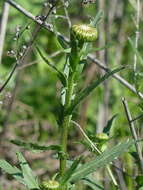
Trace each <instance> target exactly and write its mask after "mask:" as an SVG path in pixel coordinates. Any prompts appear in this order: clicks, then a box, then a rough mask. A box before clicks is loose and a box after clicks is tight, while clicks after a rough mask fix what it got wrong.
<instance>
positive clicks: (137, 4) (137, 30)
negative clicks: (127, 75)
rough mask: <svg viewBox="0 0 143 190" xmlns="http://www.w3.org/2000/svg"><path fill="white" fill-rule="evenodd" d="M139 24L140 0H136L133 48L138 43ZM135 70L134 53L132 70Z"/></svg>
mask: <svg viewBox="0 0 143 190" xmlns="http://www.w3.org/2000/svg"><path fill="white" fill-rule="evenodd" d="M139 25H140V0H137V1H136V23H135V27H136V32H135V48H136V49H138V43H139V34H140V33H139ZM136 71H137V55H136V53H135V55H134V72H135V74H136Z"/></svg>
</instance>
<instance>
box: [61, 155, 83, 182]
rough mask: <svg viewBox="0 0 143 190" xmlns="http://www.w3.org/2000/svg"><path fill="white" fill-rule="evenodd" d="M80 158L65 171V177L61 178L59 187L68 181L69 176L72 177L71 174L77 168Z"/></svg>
mask: <svg viewBox="0 0 143 190" xmlns="http://www.w3.org/2000/svg"><path fill="white" fill-rule="evenodd" d="M81 159H82V157H79V158H77V159H76V160H75V161H74V162H73V163H72V165H71V167H70V168H69V169H68V170H67V171H66V173H65V175H64V176H63V177H62V179H61V183H60V184H61V185H64V184H66V183H67V182H68V181H69V179H70V178H71V176H72V175H73V173H74V172H75V169H76V168H77V167H78V165H79V163H80V161H81Z"/></svg>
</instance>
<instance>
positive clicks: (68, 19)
mask: <svg viewBox="0 0 143 190" xmlns="http://www.w3.org/2000/svg"><path fill="white" fill-rule="evenodd" d="M62 3H63V6H64V11H65V15H66V19H67V22H68V25H69V29H70V28H71V20H70V17H69V14H68V11H67V7H66V5H65V1H64V0H62Z"/></svg>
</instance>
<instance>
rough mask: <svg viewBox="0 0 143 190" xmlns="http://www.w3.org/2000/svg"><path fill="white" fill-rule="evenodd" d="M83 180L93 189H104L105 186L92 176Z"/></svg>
mask: <svg viewBox="0 0 143 190" xmlns="http://www.w3.org/2000/svg"><path fill="white" fill-rule="evenodd" d="M82 181H83V182H84V183H85V184H86V185H88V186H89V187H90V188H91V189H93V190H104V187H103V186H101V184H99V182H97V181H96V180H95V179H93V178H92V176H90V177H86V178H83V179H82Z"/></svg>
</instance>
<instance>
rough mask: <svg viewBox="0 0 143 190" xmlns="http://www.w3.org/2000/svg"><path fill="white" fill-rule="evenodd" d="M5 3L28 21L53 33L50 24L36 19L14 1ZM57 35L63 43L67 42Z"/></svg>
mask: <svg viewBox="0 0 143 190" xmlns="http://www.w3.org/2000/svg"><path fill="white" fill-rule="evenodd" d="M7 3H9V4H10V5H11V6H12V7H14V8H15V9H17V10H18V11H20V12H21V13H22V14H24V15H25V16H26V17H28V18H29V19H31V20H33V21H34V22H36V23H37V24H39V25H41V27H43V28H45V29H47V30H48V31H49V32H54V31H53V27H52V25H51V24H48V23H47V22H43V21H42V20H40V19H37V17H36V16H34V15H33V14H32V13H30V12H29V11H27V10H26V9H24V8H23V7H22V6H20V5H19V4H18V3H16V2H15V1H13V0H7ZM57 35H58V36H59V37H61V38H62V39H63V40H64V41H65V42H69V39H68V38H66V37H65V36H63V35H62V34H61V33H60V32H57Z"/></svg>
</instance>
